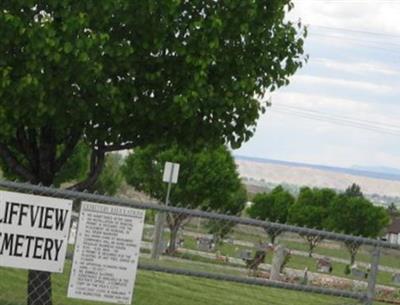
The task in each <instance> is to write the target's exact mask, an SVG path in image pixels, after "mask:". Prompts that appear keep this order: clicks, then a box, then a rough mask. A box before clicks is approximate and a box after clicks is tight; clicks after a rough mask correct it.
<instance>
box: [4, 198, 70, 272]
mask: <svg viewBox="0 0 400 305" xmlns="http://www.w3.org/2000/svg"><path fill="white" fill-rule="evenodd" d="M71 208H72V201H71V200H64V199H57V198H52V197H43V196H36V195H28V194H21V193H14V192H4V191H0V266H6V267H14V268H21V269H31V270H40V271H48V272H62V271H63V267H64V260H65V254H66V251H67V240H68V230H69V225H70V220H71Z"/></svg>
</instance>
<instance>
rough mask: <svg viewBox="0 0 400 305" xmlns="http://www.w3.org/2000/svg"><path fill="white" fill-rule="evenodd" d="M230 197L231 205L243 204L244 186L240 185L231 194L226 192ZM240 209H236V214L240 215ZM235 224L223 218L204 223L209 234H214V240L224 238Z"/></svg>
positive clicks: (217, 240) (244, 197)
mask: <svg viewBox="0 0 400 305" xmlns="http://www.w3.org/2000/svg"><path fill="white" fill-rule="evenodd" d="M228 195H229V196H230V197H231V198H229V199H228V201H232V202H234V204H233V205H235V206H242V207H243V204H244V203H245V202H246V201H247V192H246V188H245V187H244V186H243V185H241V187H240V188H239V189H238V190H237V191H236V192H233V193H231V194H228ZM240 212H241V210H240V211H239V209H238V210H237V213H236V215H237V216H240V215H239V214H240ZM235 225H236V224H235V223H234V222H230V221H223V220H210V221H208V222H207V223H206V228H207V230H208V233H209V234H212V235H213V236H214V240H215V241H216V242H219V241H221V240H222V239H223V238H225V237H226V236H227V235H228V234H229V233H230V232H231V230H232V228H233V227H234V226H235Z"/></svg>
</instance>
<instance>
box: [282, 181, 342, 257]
mask: <svg viewBox="0 0 400 305" xmlns="http://www.w3.org/2000/svg"><path fill="white" fill-rule="evenodd" d="M336 196H337V195H336V192H335V191H334V190H331V189H328V188H321V189H318V188H314V189H310V188H308V187H304V188H302V189H300V194H299V196H298V197H297V200H296V203H295V204H294V205H292V206H291V207H290V209H289V217H288V219H289V223H291V224H294V225H297V226H302V227H308V228H313V229H324V228H325V227H326V222H327V221H328V219H329V217H330V215H329V208H330V205H331V202H332V201H333V200H334V199H335V198H336ZM302 237H303V238H304V239H305V241H306V242H307V243H308V255H309V256H310V257H312V254H313V251H314V249H315V247H317V245H318V244H319V243H320V242H321V241H322V239H323V238H322V237H321V236H319V235H302Z"/></svg>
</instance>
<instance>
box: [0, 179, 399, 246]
mask: <svg viewBox="0 0 400 305" xmlns="http://www.w3.org/2000/svg"><path fill="white" fill-rule="evenodd" d="M0 187H2V188H5V189H8V190H14V191H19V192H25V193H34V194H37V195H43V196H50V197H59V198H68V199H79V200H87V201H94V202H98V203H107V204H114V205H118V206H127V207H132V208H138V209H145V210H156V211H160V212H169V213H175V214H186V215H190V216H192V217H199V218H205V219H213V220H222V221H228V222H234V223H237V224H242V225H249V226H254V227H261V228H269V229H270V228H273V229H276V230H278V231H282V232H291V233H297V234H300V235H305V236H314V235H315V236H321V237H323V238H325V239H330V240H337V241H342V242H350V243H358V244H360V245H369V246H377V247H381V248H386V249H396V250H400V245H396V244H392V243H389V242H386V241H381V240H377V239H371V238H365V237H361V236H352V235H346V234H341V233H334V232H328V231H324V230H317V229H310V228H306V227H297V226H293V225H288V224H280V223H273V222H268V221H262V220H257V219H251V218H244V217H238V216H232V215H225V214H219V213H214V212H208V211H201V210H191V209H186V208H179V207H174V206H165V205H161V204H157V203H151V202H141V201H138V200H133V199H124V198H117V197H110V196H105V195H99V194H96V193H88V192H78V191H75V190H69V189H59V188H55V187H46V186H43V185H40V184H39V185H34V184H30V183H21V182H15V181H8V180H1V179H0Z"/></svg>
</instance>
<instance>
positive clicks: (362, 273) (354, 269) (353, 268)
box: [350, 265, 368, 279]
mask: <svg viewBox="0 0 400 305" xmlns="http://www.w3.org/2000/svg"><path fill="white" fill-rule="evenodd" d="M350 270H351V275H352V276H354V277H357V278H360V279H366V278H367V277H368V273H367V272H365V271H364V270H361V269H360V268H358V267H357V265H353V266H351V268H350Z"/></svg>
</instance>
